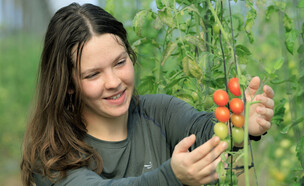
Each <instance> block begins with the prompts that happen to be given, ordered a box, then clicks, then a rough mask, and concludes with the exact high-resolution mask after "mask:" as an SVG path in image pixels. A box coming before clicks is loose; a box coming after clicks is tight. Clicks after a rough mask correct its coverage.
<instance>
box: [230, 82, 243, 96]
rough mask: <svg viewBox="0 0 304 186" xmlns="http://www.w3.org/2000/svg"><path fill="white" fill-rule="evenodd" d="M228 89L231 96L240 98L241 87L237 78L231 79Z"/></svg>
mask: <svg viewBox="0 0 304 186" xmlns="http://www.w3.org/2000/svg"><path fill="white" fill-rule="evenodd" d="M228 89H229V91H230V92H231V93H232V94H233V95H235V96H240V95H241V87H240V84H239V79H238V78H231V79H230V80H229V82H228Z"/></svg>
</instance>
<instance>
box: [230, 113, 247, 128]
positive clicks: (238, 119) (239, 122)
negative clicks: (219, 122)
mask: <svg viewBox="0 0 304 186" xmlns="http://www.w3.org/2000/svg"><path fill="white" fill-rule="evenodd" d="M231 123H232V124H233V126H235V127H238V128H241V127H243V126H244V123H245V118H244V116H243V115H240V114H232V115H231Z"/></svg>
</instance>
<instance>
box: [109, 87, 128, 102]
mask: <svg viewBox="0 0 304 186" xmlns="http://www.w3.org/2000/svg"><path fill="white" fill-rule="evenodd" d="M125 92H126V89H125V90H123V91H122V92H120V93H117V94H115V95H113V96H111V97H107V98H105V99H107V100H116V99H119V98H120V97H121V96H122V95H123V94H124V93H125Z"/></svg>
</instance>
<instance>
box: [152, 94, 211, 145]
mask: <svg viewBox="0 0 304 186" xmlns="http://www.w3.org/2000/svg"><path fill="white" fill-rule="evenodd" d="M148 104H149V105H150V106H151V112H152V114H153V115H154V117H155V118H157V120H158V121H160V123H162V125H163V126H162V127H163V128H164V130H165V133H166V135H167V141H168V142H169V143H170V146H171V147H172V148H174V147H175V145H176V144H177V143H178V142H179V141H180V140H182V139H183V138H184V137H186V136H189V135H191V134H195V135H196V142H195V144H194V145H193V146H192V147H191V149H190V150H193V149H194V148H196V147H197V146H199V145H201V144H203V143H205V142H206V141H208V140H209V139H210V138H211V137H212V135H213V134H214V132H213V126H214V123H215V119H214V118H215V117H214V113H212V112H199V111H197V110H196V109H195V108H193V107H192V106H191V105H189V104H188V103H186V102H185V101H183V100H180V99H178V98H176V97H174V96H169V95H152V96H151V98H150V99H149V103H148Z"/></svg>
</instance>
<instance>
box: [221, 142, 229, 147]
mask: <svg viewBox="0 0 304 186" xmlns="http://www.w3.org/2000/svg"><path fill="white" fill-rule="evenodd" d="M222 147H224V148H225V149H226V148H227V147H228V143H227V142H226V141H223V144H222Z"/></svg>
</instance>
